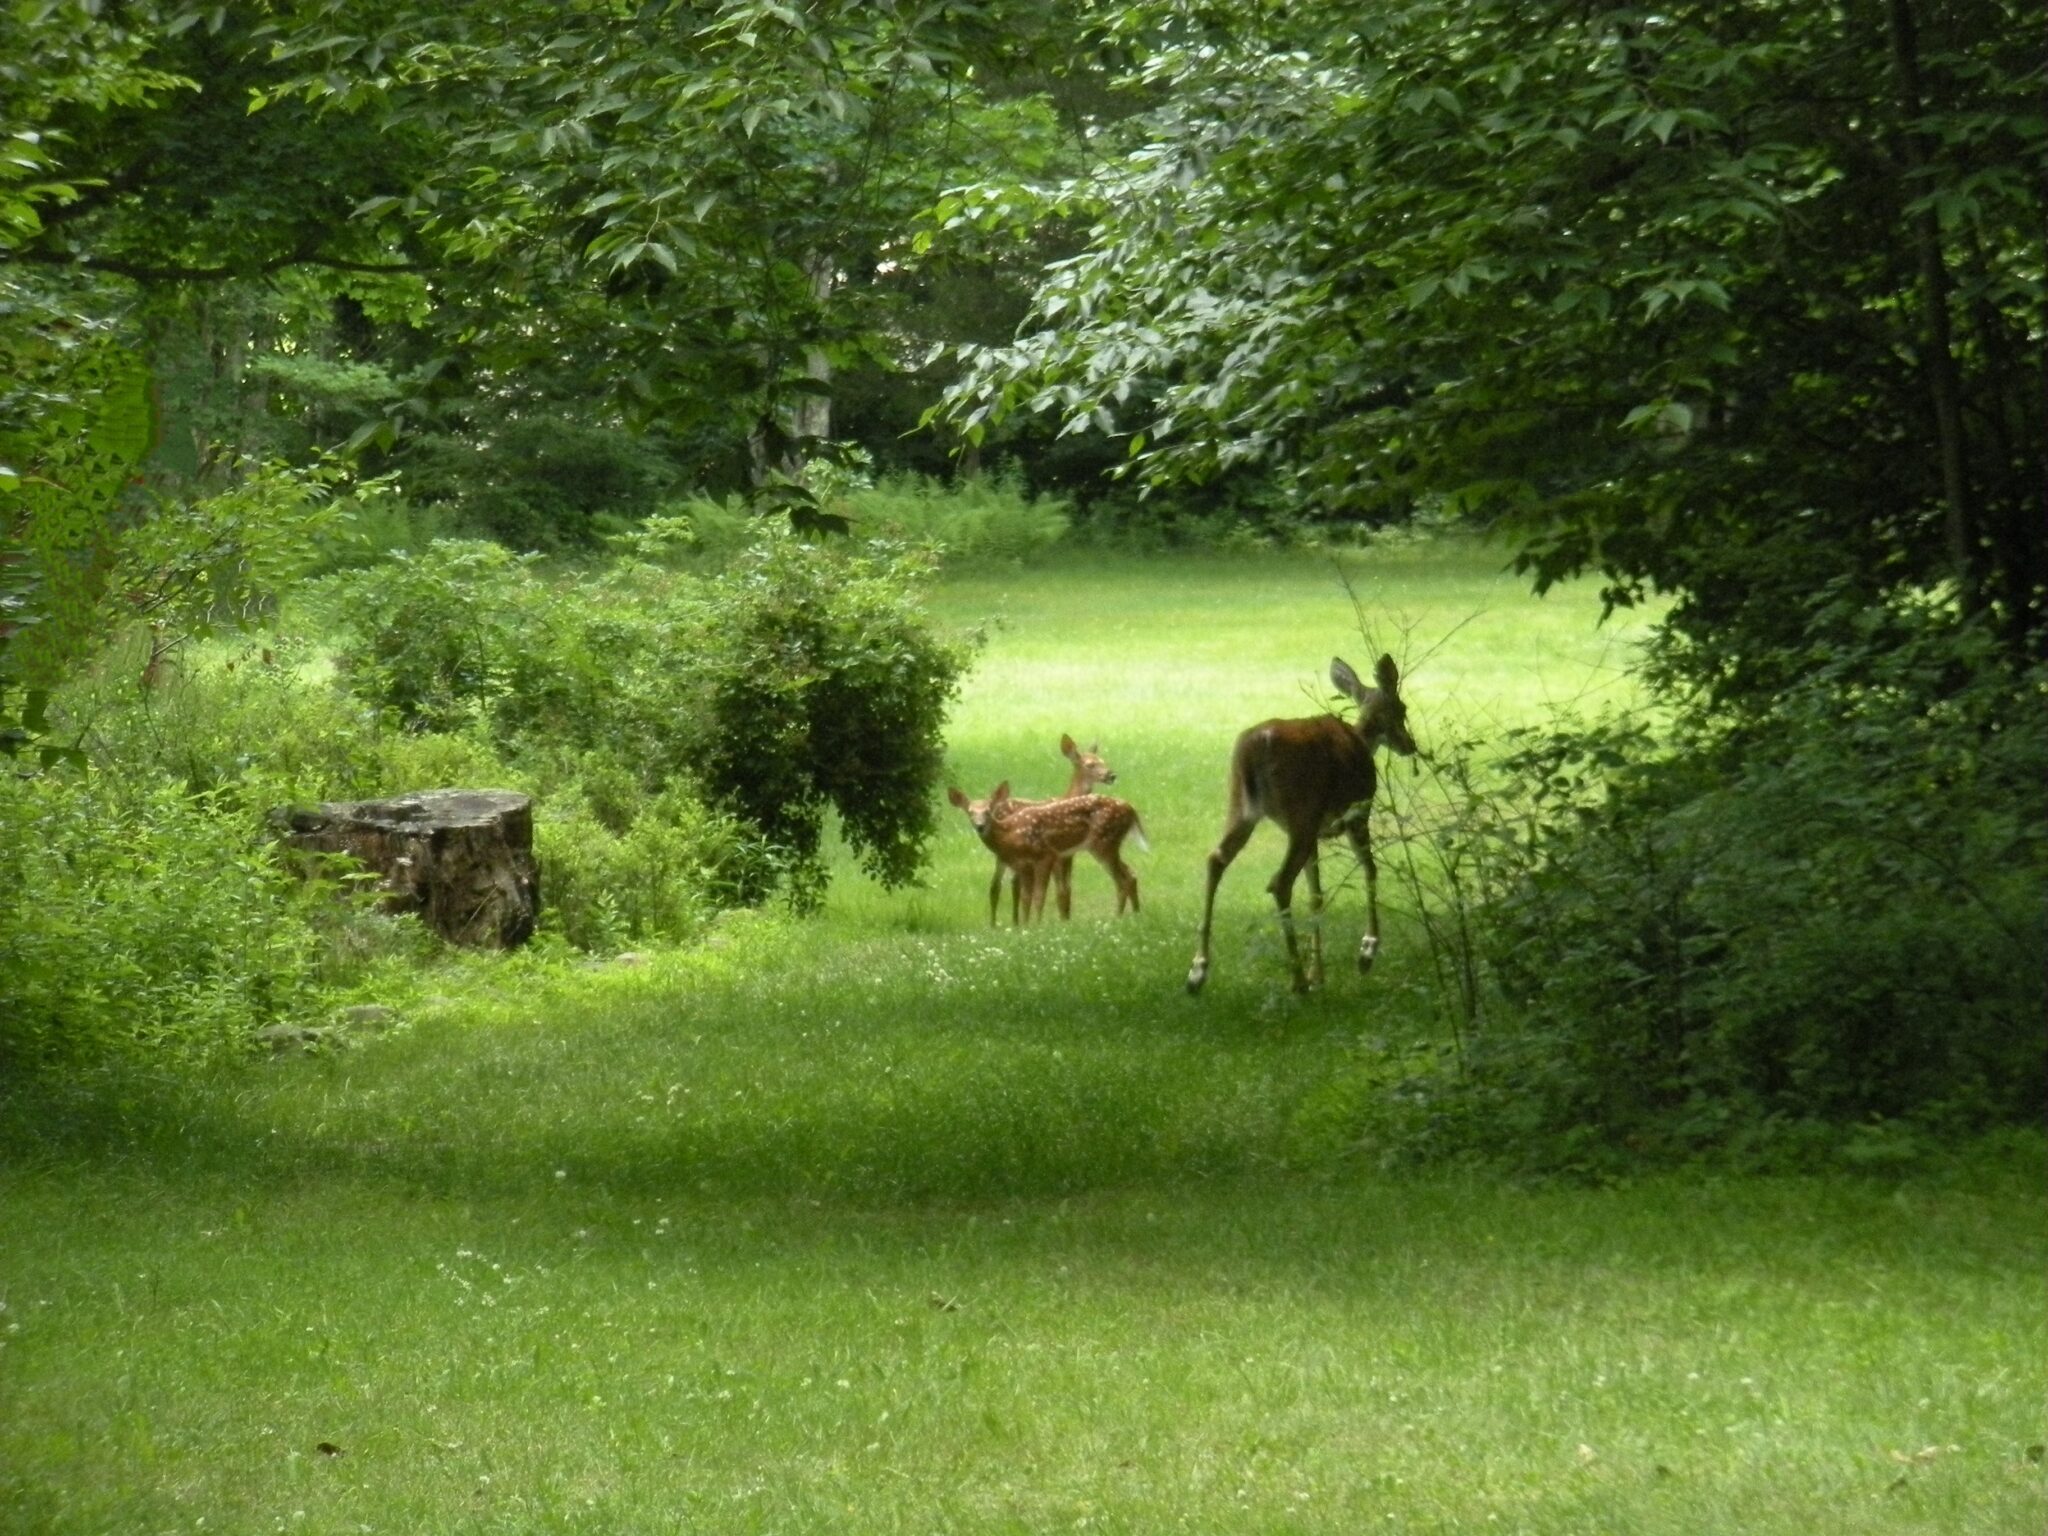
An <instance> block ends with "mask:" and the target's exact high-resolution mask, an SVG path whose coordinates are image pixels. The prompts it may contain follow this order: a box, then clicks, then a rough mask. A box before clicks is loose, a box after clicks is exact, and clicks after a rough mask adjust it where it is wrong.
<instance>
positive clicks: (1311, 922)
mask: <svg viewBox="0 0 2048 1536" xmlns="http://www.w3.org/2000/svg"><path fill="white" fill-rule="evenodd" d="M1301 869H1302V873H1303V874H1305V875H1307V876H1308V984H1309V985H1310V986H1311V987H1320V986H1321V985H1322V984H1323V860H1322V850H1321V849H1320V848H1318V847H1317V846H1316V845H1315V844H1313V843H1311V844H1310V845H1309V852H1308V862H1307V863H1306V864H1304V865H1302V867H1301Z"/></svg>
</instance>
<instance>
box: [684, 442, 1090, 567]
mask: <svg viewBox="0 0 2048 1536" xmlns="http://www.w3.org/2000/svg"><path fill="white" fill-rule="evenodd" d="M806 479H807V480H810V481H815V482H816V483H815V485H814V486H813V489H814V492H815V494H816V495H817V497H818V500H819V503H820V505H821V506H822V507H823V508H824V509H825V510H826V511H827V512H829V513H832V514H834V515H836V516H840V517H843V518H845V519H846V521H847V523H848V525H849V526H850V527H851V529H852V530H853V533H854V536H855V537H856V538H860V539H867V540H875V539H882V540H887V541H889V542H890V543H894V544H905V545H912V546H916V547H919V548H922V549H925V550H928V551H929V552H930V553H931V554H932V555H933V556H935V557H936V558H937V559H939V560H941V561H943V562H945V563H947V564H949V565H964V564H973V563H976V562H985V561H994V560H1001V561H1024V560H1029V559H1031V558H1032V557H1033V556H1036V555H1039V554H1042V553H1044V552H1045V551H1046V550H1048V549H1051V548H1052V547H1053V546H1054V545H1056V544H1058V543H1060V542H1061V540H1063V539H1064V538H1065V537H1066V535H1067V530H1068V527H1069V524H1070V522H1071V520H1072V509H1071V507H1070V506H1069V504H1068V503H1067V502H1066V501H1065V500H1064V499H1062V498H1060V497H1056V496H1034V495H1033V494H1031V493H1030V492H1029V491H1028V490H1026V489H1025V487H1024V484H1023V481H1022V479H1021V477H1020V476H1018V475H1017V474H1016V473H1014V472H1008V471H1006V472H1004V473H1000V474H994V475H966V476H962V477H961V478H959V479H957V480H954V481H952V482H950V483H948V482H945V481H941V480H935V479H932V478H931V477H929V476H925V475H915V474H893V475H885V476H883V477H882V478H881V479H880V480H878V481H874V482H872V483H871V482H870V481H869V480H868V479H867V478H866V476H865V474H864V473H863V472H862V470H861V467H860V466H859V465H858V464H856V465H854V466H852V469H851V471H850V472H849V471H848V470H840V469H836V468H834V467H828V466H822V465H814V466H812V470H811V472H809V473H807V475H806ZM666 512H667V515H668V516H670V517H672V518H675V519H677V520H679V521H681V522H683V523H686V524H687V525H688V527H689V529H690V544H691V547H692V548H693V549H694V551H695V552H696V555H697V557H698V559H699V561H700V563H703V564H707V565H710V566H713V567H720V568H722V567H724V566H726V565H729V564H731V563H732V562H733V561H734V560H737V559H739V558H741V557H742V556H743V555H744V554H745V552H746V551H747V550H748V549H749V548H751V547H752V546H753V545H754V544H755V543H756V542H757V541H758V540H759V538H760V536H761V529H762V518H761V516H760V514H759V513H758V512H757V511H755V510H754V509H753V508H751V507H749V506H748V505H747V504H746V503H745V502H744V501H742V500H740V499H739V498H737V497H729V498H727V499H726V500H724V501H714V500H711V499H709V498H706V497H696V498H694V499H691V500H689V501H685V502H679V503H676V504H674V505H672V506H670V507H669V508H667V509H666Z"/></svg>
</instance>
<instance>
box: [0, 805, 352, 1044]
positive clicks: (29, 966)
mask: <svg viewBox="0 0 2048 1536" xmlns="http://www.w3.org/2000/svg"><path fill="white" fill-rule="evenodd" d="M311 901H312V898H311V897H310V896H309V894H308V893H307V892H305V891H303V890H301V889H300V887H299V886H298V884H297V882H296V881H295V880H293V879H292V878H290V877H289V876H287V875H285V874H284V873H283V872H282V871H281V870H280V869H279V868H278V867H277V865H276V864H275V862H274V861H273V860H272V859H271V857H270V856H269V854H268V852H267V851H266V849H265V848H264V847H263V846H262V843H261V840H260V839H259V837H258V836H257V829H256V826H255V824H254V822H253V820H252V819H251V818H247V817H242V816H235V815H224V814H222V813H221V812H220V811H219V809H218V808H217V807H215V806H214V805H212V804H211V803H209V802H208V801H207V800H206V799H205V798H203V797H195V796H192V795H188V794H186V793H185V792H184V791H183V790H182V789H180V788H178V787H177V786H175V785H171V784H166V783H155V784H149V785H146V786H143V787H140V788H137V787H131V786H126V785H123V784H122V783H121V782H120V781H118V780H116V779H114V778H111V777H108V776H105V775H98V776H78V775H72V774H41V775H36V776H32V777H27V778H23V777H17V776H14V775H0V975H4V976H5V977H6V978H7V981H6V985H5V986H4V987H0V1081H4V1080H6V1079H8V1078H9V1077H11V1076H14V1075H16V1074H20V1075H22V1076H29V1075H33V1074H36V1073H39V1072H42V1071H47V1070H50V1069H55V1068H70V1067H80V1066H86V1065H103V1064H109V1063H122V1062H125V1063H129V1064H142V1063H149V1064H154V1065H164V1064H167V1063H175V1062H180V1061H196V1060H203V1059H208V1058H214V1057H219V1056H221V1055H224V1054H227V1053H231V1052H233V1051H236V1050H239V1049H246V1048H247V1046H248V1044H249V1039H250V1032H251V1031H252V1030H253V1029H254V1028H256V1027H257V1026H259V1025H262V1024H264V1023H267V1022H270V1021H272V1020H275V1019H278V1018H279V1017H281V1016H283V1015H285V1014H287V1013H288V1012H289V1011H290V1010H292V1009H293V1007H294V1006H295V1005H296V1004H297V1003H298V1002H299V1001H300V1000H301V999H302V998H303V996H304V994H305V992H306V989H307V986H308V983H309V980H310V977H311V974H312V970H313V967H314V965H315V951H316V933H315V929H314V927H313V924H312V911H311Z"/></svg>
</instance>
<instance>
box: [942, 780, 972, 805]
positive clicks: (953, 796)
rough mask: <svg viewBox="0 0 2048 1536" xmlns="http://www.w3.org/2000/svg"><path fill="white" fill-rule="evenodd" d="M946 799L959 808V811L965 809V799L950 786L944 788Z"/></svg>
mask: <svg viewBox="0 0 2048 1536" xmlns="http://www.w3.org/2000/svg"><path fill="white" fill-rule="evenodd" d="M946 798H947V799H948V800H950V801H952V802H953V803H954V804H955V805H957V806H959V807H960V809H961V810H963V811H964V810H966V809H967V797H966V796H965V795H963V794H961V793H960V791H959V790H958V789H957V788H955V787H954V786H953V785H951V784H948V785H947V786H946Z"/></svg>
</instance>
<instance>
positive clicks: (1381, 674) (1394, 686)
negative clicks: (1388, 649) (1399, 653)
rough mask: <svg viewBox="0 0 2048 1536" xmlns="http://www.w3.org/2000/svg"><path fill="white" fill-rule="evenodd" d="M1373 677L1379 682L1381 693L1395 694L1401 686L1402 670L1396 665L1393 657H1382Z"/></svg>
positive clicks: (1374, 669) (1383, 655)
mask: <svg viewBox="0 0 2048 1536" xmlns="http://www.w3.org/2000/svg"><path fill="white" fill-rule="evenodd" d="M1373 676H1374V677H1375V678H1377V679H1378V681H1379V685H1380V692H1381V693H1393V692H1395V691H1397V690H1398V689H1399V688H1400V686H1401V669H1400V668H1399V667H1397V666H1395V665H1394V658H1393V657H1391V656H1388V655H1385V654H1382V655H1381V656H1380V661H1379V665H1378V666H1377V667H1375V668H1373Z"/></svg>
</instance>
